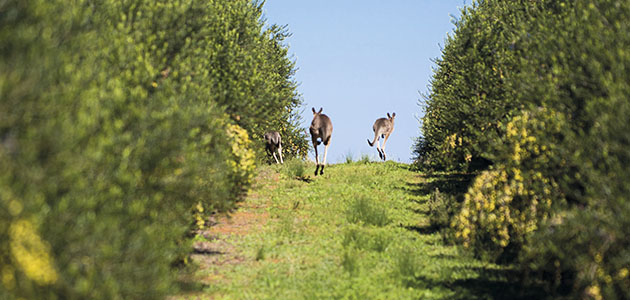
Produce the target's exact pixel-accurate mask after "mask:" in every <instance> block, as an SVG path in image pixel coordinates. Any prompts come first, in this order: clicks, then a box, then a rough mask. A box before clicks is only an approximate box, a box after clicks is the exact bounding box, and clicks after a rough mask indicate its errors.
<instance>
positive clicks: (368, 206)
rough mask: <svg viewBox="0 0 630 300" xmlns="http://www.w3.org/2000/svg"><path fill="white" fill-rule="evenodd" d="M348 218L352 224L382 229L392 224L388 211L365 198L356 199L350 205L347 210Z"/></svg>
mask: <svg viewBox="0 0 630 300" xmlns="http://www.w3.org/2000/svg"><path fill="white" fill-rule="evenodd" d="M346 216H347V219H348V221H349V222H350V223H363V224H366V225H374V226H380V227H382V226H385V225H387V224H389V223H390V222H391V220H390V218H389V216H388V215H387V210H386V209H385V208H383V207H381V206H378V205H377V204H376V203H375V201H374V200H371V199H370V198H367V197H365V196H363V197H359V198H356V199H354V201H352V202H351V203H350V206H349V207H348V209H347V210H346Z"/></svg>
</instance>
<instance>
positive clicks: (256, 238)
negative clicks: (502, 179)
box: [173, 162, 518, 299]
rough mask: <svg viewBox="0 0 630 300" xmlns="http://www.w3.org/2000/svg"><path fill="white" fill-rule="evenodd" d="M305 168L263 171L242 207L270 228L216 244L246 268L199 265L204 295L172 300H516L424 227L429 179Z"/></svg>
mask: <svg viewBox="0 0 630 300" xmlns="http://www.w3.org/2000/svg"><path fill="white" fill-rule="evenodd" d="M296 165H300V166H302V167H304V168H306V170H299V171H296V170H297V169H299V168H298V167H296ZM312 168H314V166H313V165H310V164H306V163H302V162H292V163H286V164H285V165H284V166H264V167H262V168H261V170H260V174H261V175H260V176H259V178H258V183H257V184H256V185H255V187H254V189H253V190H252V191H251V193H250V195H252V196H250V197H249V198H248V199H247V200H246V202H247V206H248V207H250V208H249V209H251V210H252V211H255V212H257V213H266V214H268V216H269V217H268V219H267V221H266V222H265V223H264V224H261V227H254V228H255V229H253V230H251V231H250V232H249V234H247V235H242V236H225V237H223V238H225V239H226V240H227V241H228V242H229V243H230V244H232V245H234V246H235V248H236V249H239V250H238V251H239V255H240V256H241V257H243V262H242V263H238V264H214V265H203V263H202V262H201V263H200V264H201V268H200V271H198V272H197V274H196V275H195V278H197V280H198V282H201V284H202V285H201V286H204V288H203V289H201V290H198V291H194V292H192V293H191V292H187V293H182V295H179V296H175V297H173V299H186V298H187V297H189V296H190V297H193V296H194V297H195V299H197V298H199V299H488V298H501V297H505V296H506V295H507V296H510V297H511V298H518V294H517V293H515V292H514V290H513V289H512V288H511V283H510V282H509V281H508V279H507V278H509V276H508V275H509V273H510V270H508V269H505V268H504V267H499V266H496V265H493V264H487V263H483V262H481V261H478V260H475V259H473V258H471V257H470V256H469V255H464V254H463V253H464V252H463V251H461V250H460V249H458V248H456V247H455V246H450V245H445V244H444V243H443V239H442V237H441V236H440V235H439V233H438V232H437V230H427V229H430V228H431V226H430V224H429V217H428V215H427V213H428V211H429V208H428V207H427V205H428V204H427V201H428V200H429V194H430V192H429V191H432V190H434V188H432V186H431V180H432V179H431V178H428V179H427V178H424V177H422V176H420V174H419V173H416V172H412V171H410V170H409V166H408V165H405V164H399V163H394V162H385V163H370V164H365V163H348V164H338V165H330V166H328V167H327V168H326V173H325V174H324V175H323V176H317V177H313V176H312V175H310V176H309V175H304V174H310V172H311V171H312V170H311V169H312ZM297 173H299V175H298V174H297ZM304 176H306V177H304ZM208 278H211V279H208ZM217 278H218V279H217ZM191 295H193V296H191Z"/></svg>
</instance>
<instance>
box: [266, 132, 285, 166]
mask: <svg viewBox="0 0 630 300" xmlns="http://www.w3.org/2000/svg"><path fill="white" fill-rule="evenodd" d="M264 139H265V149H266V150H267V153H270V154H272V155H273V158H274V159H275V160H276V163H277V164H284V161H282V137H281V136H280V133H279V132H277V131H270V132H267V133H265V136H264ZM276 151H277V152H278V156H280V161H279V162H278V158H277V157H276Z"/></svg>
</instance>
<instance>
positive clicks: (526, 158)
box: [451, 109, 564, 252]
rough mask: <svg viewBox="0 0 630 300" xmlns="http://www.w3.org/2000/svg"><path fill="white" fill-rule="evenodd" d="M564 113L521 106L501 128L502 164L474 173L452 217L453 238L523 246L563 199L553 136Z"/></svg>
mask: <svg viewBox="0 0 630 300" xmlns="http://www.w3.org/2000/svg"><path fill="white" fill-rule="evenodd" d="M561 130H562V118H561V117H560V116H558V115H557V114H555V113H554V112H553V111H550V110H546V109H539V110H536V111H533V112H532V111H524V112H523V113H522V114H520V115H518V116H516V117H514V118H512V119H511V120H510V121H509V122H508V123H507V124H506V125H505V128H504V131H505V135H504V139H503V140H502V141H501V143H502V146H503V149H504V150H503V151H502V152H500V153H497V154H496V155H497V156H501V159H500V160H499V161H501V163H500V164H497V165H494V166H493V167H492V168H491V169H490V170H487V171H484V172H482V173H481V174H480V175H479V176H477V177H476V178H475V180H474V182H473V183H472V185H471V187H470V188H469V190H468V192H467V193H466V194H465V197H464V203H463V204H462V208H461V210H460V212H459V214H458V215H457V216H456V217H455V218H454V220H453V221H452V224H451V226H452V227H453V228H454V229H455V236H456V238H458V239H460V240H461V241H462V242H463V244H464V245H465V246H475V248H479V250H480V249H498V250H499V252H502V249H504V248H506V247H507V246H508V245H509V244H510V243H512V244H513V245H522V244H524V243H526V239H527V237H528V236H529V235H530V234H531V233H533V232H534V231H536V230H537V229H538V227H539V223H540V222H544V221H546V220H548V219H550V217H551V216H552V213H553V206H554V205H555V204H557V203H563V202H564V201H563V200H562V199H563V197H562V195H561V192H560V189H559V186H558V184H557V182H556V179H555V178H554V172H555V171H557V169H558V168H561V167H562V164H563V162H562V161H559V162H556V161H555V159H554V157H557V153H556V152H557V151H556V148H555V147H554V145H553V144H554V143H553V141H552V140H549V139H545V140H541V139H539V138H538V137H541V136H544V137H554V136H558V135H559V134H560V133H561Z"/></svg>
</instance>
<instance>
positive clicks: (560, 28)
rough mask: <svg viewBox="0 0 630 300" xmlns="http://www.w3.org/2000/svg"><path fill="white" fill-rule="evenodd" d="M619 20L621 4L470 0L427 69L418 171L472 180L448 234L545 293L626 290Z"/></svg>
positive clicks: (624, 89) (625, 119)
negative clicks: (509, 266)
mask: <svg viewBox="0 0 630 300" xmlns="http://www.w3.org/2000/svg"><path fill="white" fill-rule="evenodd" d="M629 20H630V3H629V2H627V1H616V0H578V1H564V0H536V1H529V0H522V1H509V2H507V1H477V2H475V3H474V4H473V5H472V6H470V7H467V8H465V9H464V10H463V11H462V17H461V18H460V19H459V20H458V21H457V22H456V24H455V25H456V29H455V32H454V35H452V36H450V37H448V39H447V41H446V45H445V47H444V49H443V52H442V56H441V58H439V59H438V60H437V61H436V63H437V69H436V71H435V74H434V76H433V80H432V85H431V91H430V93H429V95H427V97H426V101H425V105H426V106H425V116H424V118H423V120H422V121H423V122H422V134H423V137H422V138H420V139H419V140H418V143H417V145H416V147H417V148H416V152H417V153H418V163H419V164H420V165H422V166H423V167H425V168H428V169H432V170H464V171H480V173H478V175H477V176H476V178H475V179H474V180H473V181H472V183H471V185H470V186H469V188H468V191H467V193H466V194H465V195H464V197H462V203H449V204H448V205H446V206H448V207H449V208H452V207H456V208H455V211H454V213H453V214H452V216H451V220H450V224H451V228H452V229H453V230H454V234H453V236H454V237H455V238H456V240H458V241H460V242H461V243H462V244H464V245H465V246H467V247H471V248H472V249H474V250H475V251H476V252H477V253H478V254H480V255H482V256H485V257H490V258H493V259H497V258H502V259H507V260H508V261H511V262H513V263H516V264H517V266H519V267H520V268H521V270H522V271H523V273H524V274H525V275H527V278H530V279H533V280H536V281H542V282H544V283H545V285H546V286H547V288H548V291H549V292H553V293H571V294H572V295H574V296H576V297H586V298H593V299H602V298H605V299H614V298H625V297H627V296H628V295H630V247H628V246H630V238H629V237H628V235H627V234H626V233H627V231H626V229H624V228H628V225H630V224H629V221H628V220H630V201H628V195H630V193H629V192H630V185H628V184H627V180H626V178H627V177H628V176H630V167H629V164H628V162H630V151H628V149H630V147H629V146H630V119H629V116H630V98H629V97H630V96H629V95H630V84H629V83H630V72H628V70H630V51H628V49H630V36H629V35H628V34H627V32H628V30H629V29H630V21H629ZM453 201H455V200H453Z"/></svg>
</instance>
